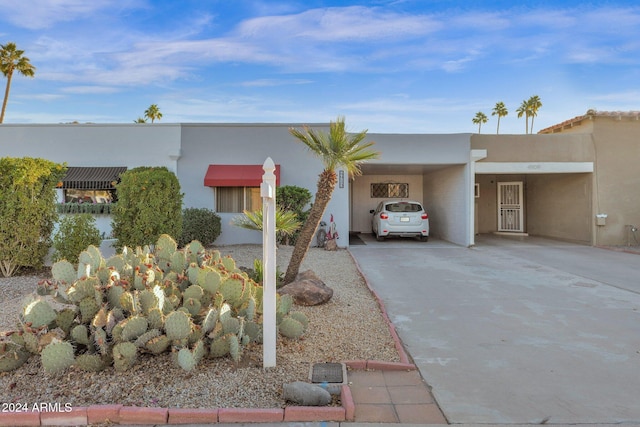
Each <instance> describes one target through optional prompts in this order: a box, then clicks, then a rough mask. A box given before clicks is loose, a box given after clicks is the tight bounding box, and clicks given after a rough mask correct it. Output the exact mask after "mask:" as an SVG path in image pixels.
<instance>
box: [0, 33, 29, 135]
mask: <svg viewBox="0 0 640 427" xmlns="http://www.w3.org/2000/svg"><path fill="white" fill-rule="evenodd" d="M0 71H2V74H4V76H5V77H6V78H7V86H6V88H5V90H4V101H2V112H0V123H2V122H3V121H4V112H5V110H6V109H7V101H8V100H9V90H10V89H11V78H12V77H13V72H14V71H17V72H18V73H20V74H22V75H23V76H25V77H33V75H34V74H35V72H36V67H34V66H33V65H31V62H29V58H27V57H26V56H24V50H19V49H17V48H16V44H15V43H13V42H9V43H7V44H4V45H0Z"/></svg>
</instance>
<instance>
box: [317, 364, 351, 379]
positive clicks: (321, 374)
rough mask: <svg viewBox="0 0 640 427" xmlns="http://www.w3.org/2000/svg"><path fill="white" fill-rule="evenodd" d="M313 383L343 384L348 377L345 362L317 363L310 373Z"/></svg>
mask: <svg viewBox="0 0 640 427" xmlns="http://www.w3.org/2000/svg"><path fill="white" fill-rule="evenodd" d="M309 376H310V378H311V382H312V383H331V384H343V383H345V380H346V378H347V375H346V367H345V365H344V364H343V363H315V364H314V365H312V366H311V374H310V375H309Z"/></svg>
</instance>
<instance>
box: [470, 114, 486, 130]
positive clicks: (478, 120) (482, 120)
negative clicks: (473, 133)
mask: <svg viewBox="0 0 640 427" xmlns="http://www.w3.org/2000/svg"><path fill="white" fill-rule="evenodd" d="M471 121H472V122H473V123H475V124H476V125H478V133H480V129H481V128H482V124H483V123H487V121H489V119H488V118H487V115H486V114H485V113H483V112H482V111H478V112H477V113H476V116H475V117H474V118H473V119H471Z"/></svg>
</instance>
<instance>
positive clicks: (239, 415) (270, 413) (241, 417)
mask: <svg viewBox="0 0 640 427" xmlns="http://www.w3.org/2000/svg"><path fill="white" fill-rule="evenodd" d="M284 417H285V413H284V411H283V410H282V409H262V408H244V409H243V408H224V409H219V410H218V422H221V423H251V422H254V423H268V422H275V423H277V422H282V420H283V419H284Z"/></svg>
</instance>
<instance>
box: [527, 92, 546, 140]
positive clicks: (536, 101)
mask: <svg viewBox="0 0 640 427" xmlns="http://www.w3.org/2000/svg"><path fill="white" fill-rule="evenodd" d="M527 105H528V106H529V115H530V116H531V133H533V118H534V117H536V116H537V115H538V110H539V109H540V107H542V101H541V100H540V97H539V96H538V95H533V96H532V97H531V98H529V100H528V101H527Z"/></svg>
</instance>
